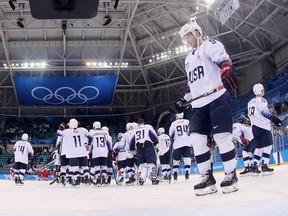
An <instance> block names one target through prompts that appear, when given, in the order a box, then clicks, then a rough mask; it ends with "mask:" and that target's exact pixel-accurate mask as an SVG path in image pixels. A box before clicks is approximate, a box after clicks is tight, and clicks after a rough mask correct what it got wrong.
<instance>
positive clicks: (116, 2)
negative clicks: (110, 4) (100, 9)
mask: <svg viewBox="0 0 288 216" xmlns="http://www.w3.org/2000/svg"><path fill="white" fill-rule="evenodd" d="M118 3H119V0H115V4H114V9H115V10H116V9H117V7H118Z"/></svg>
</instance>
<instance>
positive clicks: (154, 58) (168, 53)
mask: <svg viewBox="0 0 288 216" xmlns="http://www.w3.org/2000/svg"><path fill="white" fill-rule="evenodd" d="M191 50H192V48H191V47H188V46H180V47H176V48H175V49H173V50H168V51H166V52H161V53H159V54H155V55H153V56H152V57H151V58H150V59H149V60H148V61H149V63H152V62H157V61H161V60H166V59H170V56H177V55H179V54H182V53H186V52H189V51H191Z"/></svg>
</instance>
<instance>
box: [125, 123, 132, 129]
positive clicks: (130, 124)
mask: <svg viewBox="0 0 288 216" xmlns="http://www.w3.org/2000/svg"><path fill="white" fill-rule="evenodd" d="M131 129H132V123H131V122H128V123H127V124H126V131H128V130H131Z"/></svg>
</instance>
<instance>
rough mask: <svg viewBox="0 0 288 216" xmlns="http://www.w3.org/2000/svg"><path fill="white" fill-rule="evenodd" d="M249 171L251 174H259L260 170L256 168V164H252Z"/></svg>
mask: <svg viewBox="0 0 288 216" xmlns="http://www.w3.org/2000/svg"><path fill="white" fill-rule="evenodd" d="M251 172H252V176H256V177H257V176H259V175H260V174H261V171H260V170H259V169H258V166H257V165H254V166H253V167H251Z"/></svg>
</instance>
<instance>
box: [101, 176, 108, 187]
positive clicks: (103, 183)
mask: <svg viewBox="0 0 288 216" xmlns="http://www.w3.org/2000/svg"><path fill="white" fill-rule="evenodd" d="M101 185H104V186H107V185H108V182H107V179H106V178H105V177H104V176H102V179H101Z"/></svg>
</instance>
